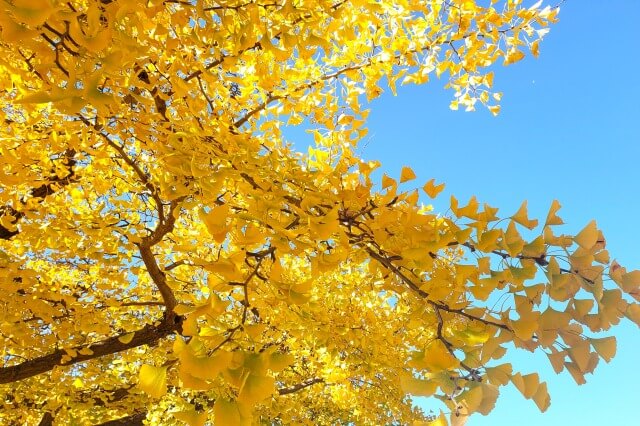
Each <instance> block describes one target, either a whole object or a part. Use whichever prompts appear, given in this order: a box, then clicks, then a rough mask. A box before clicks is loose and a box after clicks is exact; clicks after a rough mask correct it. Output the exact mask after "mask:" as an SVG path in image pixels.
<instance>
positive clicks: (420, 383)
mask: <svg viewBox="0 0 640 426" xmlns="http://www.w3.org/2000/svg"><path fill="white" fill-rule="evenodd" d="M400 387H401V388H402V390H403V391H404V392H406V393H407V394H409V395H414V396H431V395H433V394H434V393H435V392H436V390H438V382H436V381H435V380H425V379H418V378H416V377H413V376H406V377H401V378H400Z"/></svg>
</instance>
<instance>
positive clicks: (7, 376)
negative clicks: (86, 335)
mask: <svg viewBox="0 0 640 426" xmlns="http://www.w3.org/2000/svg"><path fill="white" fill-rule="evenodd" d="M166 318H171V317H167V316H165V319H163V321H162V322H161V323H160V325H158V326H155V325H150V324H149V325H146V326H144V327H143V328H141V329H140V330H138V331H136V332H134V335H133V338H132V339H131V341H129V342H128V343H123V342H122V341H121V340H120V339H121V338H122V337H123V336H126V335H128V334H129V333H123V334H119V335H117V336H112V337H110V338H108V339H106V340H103V341H101V342H97V343H92V344H89V345H81V346H75V347H73V348H70V349H68V350H69V351H76V352H77V354H76V356H74V357H72V358H71V359H70V360H64V362H63V358H64V357H65V356H68V353H67V351H66V350H64V349H58V350H56V351H55V352H52V353H50V354H49V355H44V356H41V357H38V358H34V359H31V360H29V361H25V362H22V363H20V364H16V365H12V366H9V367H3V368H0V384H5V383H13V382H17V381H20V380H24V379H28V378H29V377H33V376H37V375H38V374H42V373H46V372H47V371H51V370H52V369H53V368H54V367H56V366H69V365H73V364H77V363H79V362H83V361H89V360H92V359H96V358H100V357H103V356H106V355H112V354H115V353H118V352H122V351H126V350H127V349H131V348H136V347H138V346H155V345H156V344H157V343H158V341H159V340H161V339H163V338H165V337H167V336H169V335H170V334H171V333H173V332H174V331H179V330H180V328H181V324H182V321H181V319H182V317H175V318H174V319H173V320H168V319H166ZM87 350H89V351H90V353H89V352H87ZM80 351H83V352H87V353H86V354H82V353H80Z"/></svg>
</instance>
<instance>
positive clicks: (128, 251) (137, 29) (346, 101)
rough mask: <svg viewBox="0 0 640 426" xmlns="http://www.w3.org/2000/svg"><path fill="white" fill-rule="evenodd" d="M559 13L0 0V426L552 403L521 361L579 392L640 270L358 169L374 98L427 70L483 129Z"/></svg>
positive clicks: (585, 238) (377, 416) (594, 249)
mask: <svg viewBox="0 0 640 426" xmlns="http://www.w3.org/2000/svg"><path fill="white" fill-rule="evenodd" d="M557 12H558V10H557V8H554V7H549V6H546V5H542V4H536V5H533V6H531V5H522V4H521V2H520V1H517V0H513V1H512V0H509V1H489V0H487V1H482V2H481V1H478V2H476V1H472V0H448V1H443V0H420V1H415V0H404V1H397V0H394V1H385V0H341V1H339V0H338V1H336V0H333V1H330V0H258V1H247V0H240V1H238V0H228V1H222V0H218V1H214V0H148V1H145V2H140V1H126V0H73V1H68V2H67V1H57V0H5V1H3V2H2V3H1V5H0V32H1V36H0V58H1V59H0V77H1V78H0V85H1V87H0V91H1V97H0V111H1V112H0V113H1V114H2V128H1V130H0V155H1V158H2V161H1V163H0V181H1V186H0V288H1V290H2V295H3V296H2V300H0V341H1V342H2V348H3V351H2V353H3V357H2V366H1V367H0V404H2V407H1V409H0V422H1V423H3V424H7V425H14V424H15V425H23V424H30V425H36V424H39V425H50V424H61V425H62V424H65V425H66V424H81V425H84V424H142V423H143V422H146V423H147V424H166V425H171V424H185V423H186V424H189V425H191V426H194V425H204V424H207V423H209V424H211V423H213V424H216V425H235V424H255V423H264V424H276V425H277V424H373V425H379V424H415V425H421V424H422V425H424V424H433V425H443V424H447V423H449V422H450V423H452V424H460V423H462V422H464V420H465V419H466V418H467V417H468V415H469V414H471V413H474V412H480V413H482V414H487V413H489V411H491V409H492V408H493V406H494V404H495V402H496V398H497V397H498V394H499V389H500V387H501V386H504V385H506V384H508V383H513V384H514V385H515V386H516V387H517V388H518V389H519V390H520V391H521V392H522V394H523V395H524V397H525V398H530V399H532V400H533V402H534V403H535V404H537V405H538V407H539V408H540V409H541V410H545V409H546V408H547V407H548V406H549V403H550V399H549V396H548V394H547V391H546V385H545V384H544V383H542V382H540V379H539V377H538V375H537V374H536V373H531V372H516V371H513V369H512V367H511V365H510V364H509V363H508V362H507V361H508V357H509V352H510V351H511V350H512V349H513V348H514V347H516V348H524V349H527V350H529V351H542V352H544V353H546V354H547V355H548V357H549V361H550V362H551V364H552V365H553V368H554V369H555V371H556V372H557V373H561V372H563V371H564V370H566V371H567V372H568V374H571V375H572V376H573V378H574V379H575V381H576V382H577V383H578V384H580V383H583V382H584V375H585V374H587V373H591V372H592V371H593V370H594V369H595V368H596V365H597V364H598V362H599V361H600V359H604V360H605V361H609V360H610V359H611V357H612V356H613V355H614V354H615V348H616V345H615V339H614V337H609V336H606V335H603V334H602V332H604V331H606V330H609V329H610V327H611V326H612V325H614V324H617V323H618V322H619V321H620V320H621V318H623V317H625V316H626V317H628V318H629V319H631V320H632V321H634V322H636V323H640V305H639V304H638V303H636V302H634V299H635V300H638V299H639V295H640V293H639V291H638V288H639V284H640V271H634V272H627V271H626V270H625V269H624V268H623V267H621V266H620V265H618V264H616V263H615V262H613V263H611V262H610V260H609V255H608V253H607V251H606V249H605V239H604V237H603V236H602V233H601V232H600V231H599V230H598V229H597V227H596V224H595V222H592V223H590V224H588V225H587V226H586V227H585V228H584V230H582V231H581V232H580V233H578V234H577V235H575V236H569V235H562V234H561V233H560V232H559V230H558V225H561V224H562V220H561V219H560V218H559V217H558V215H557V211H558V209H559V207H560V205H559V204H558V203H557V202H554V203H553V205H552V206H551V209H550V211H549V214H548V216H547V218H546V219H545V220H544V222H543V223H541V224H538V221H536V220H533V219H530V218H529V217H528V215H527V208H526V204H523V205H522V208H521V209H520V210H519V211H518V212H516V213H515V214H513V215H512V216H508V215H505V216H498V211H497V209H496V208H493V207H490V206H488V205H486V204H484V205H483V204H480V203H478V202H477V201H476V200H475V199H471V200H470V201H469V202H468V203H466V204H464V203H459V202H458V201H457V200H456V199H455V198H452V199H451V205H450V209H449V211H448V212H445V214H443V215H436V214H433V213H431V212H430V211H429V210H428V209H424V208H421V207H420V204H419V200H420V199H422V200H424V197H425V195H424V194H422V195H421V194H420V192H419V190H420V191H423V192H424V193H426V195H427V196H429V197H435V196H436V195H437V194H438V192H439V191H440V190H441V189H442V185H436V184H435V182H434V181H429V182H427V183H426V184H425V185H424V187H423V188H419V189H413V188H416V187H419V186H422V185H421V184H420V185H415V184H414V179H415V175H414V173H413V171H412V170H411V169H410V168H409V167H406V168H404V169H403V170H402V174H401V176H400V177H399V179H397V180H396V179H393V178H391V177H388V176H386V175H385V176H384V177H383V179H382V182H381V183H380V182H377V181H376V182H375V183H374V182H373V181H372V178H371V173H372V171H373V170H374V169H376V168H377V167H378V166H379V164H377V163H375V162H365V161H362V160H361V159H359V158H358V157H357V156H355V154H354V148H355V147H356V145H357V143H358V140H359V139H361V138H362V137H363V136H364V135H365V134H366V127H365V119H366V116H367V111H366V110H365V109H363V104H366V102H367V101H368V100H370V99H373V98H375V97H376V96H378V95H379V94H380V93H381V92H382V90H383V89H382V88H381V87H380V86H379V85H380V84H383V85H384V86H385V87H388V88H389V89H390V90H392V91H393V90H394V87H395V85H396V83H402V84H409V83H413V84H422V83H426V82H427V81H428V80H429V78H431V77H433V76H438V77H442V78H444V79H446V84H447V86H448V87H450V88H451V89H452V94H453V102H452V105H451V106H452V108H458V107H463V108H466V109H473V108H474V107H475V106H479V105H484V106H486V107H487V108H489V109H490V110H491V111H492V112H494V113H497V112H498V105H497V102H498V101H499V99H500V94H499V93H493V92H492V80H493V78H492V77H493V74H492V73H491V71H490V70H491V66H492V65H494V64H499V63H505V64H509V63H512V62H515V61H518V60H520V59H522V57H524V56H525V52H526V53H529V52H530V53H532V54H533V55H537V52H538V42H539V41H540V39H541V37H542V36H543V35H544V34H545V32H546V31H547V29H548V28H547V27H548V26H549V25H550V24H551V23H553V22H555V17H556V14H557ZM287 125H289V126H295V125H302V126H305V128H307V129H309V131H311V132H312V133H313V134H314V137H315V144H314V146H313V147H312V148H310V149H309V151H308V153H306V154H303V153H300V152H297V151H296V150H295V149H294V148H293V147H292V146H291V145H290V144H289V143H287V141H285V140H284V138H283V136H282V134H281V129H282V127H283V126H287ZM405 182H407V183H406V184H405ZM400 184H403V185H402V188H410V189H409V190H401V189H399V186H400ZM421 197H423V198H421ZM414 396H429V397H433V398H437V399H440V400H441V401H442V407H443V411H442V412H441V413H440V414H438V413H436V414H435V416H433V415H431V416H429V415H427V414H425V413H423V412H422V411H421V410H420V409H419V408H417V407H416V406H415V405H414V404H413V402H412V397H414ZM118 422H119V423H118Z"/></svg>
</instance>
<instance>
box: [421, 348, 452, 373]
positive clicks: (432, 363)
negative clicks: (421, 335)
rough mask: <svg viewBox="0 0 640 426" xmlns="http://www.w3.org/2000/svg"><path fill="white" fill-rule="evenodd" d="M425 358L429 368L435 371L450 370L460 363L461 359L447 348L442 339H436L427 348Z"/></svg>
mask: <svg viewBox="0 0 640 426" xmlns="http://www.w3.org/2000/svg"><path fill="white" fill-rule="evenodd" d="M423 360H424V363H425V364H426V366H427V368H428V369H429V370H430V371H432V372H434V373H437V372H439V371H443V370H450V369H452V368H455V367H457V366H458V365H459V364H460V361H458V359H457V358H456V357H454V356H453V355H452V354H451V352H449V351H448V350H447V348H446V347H445V345H444V343H442V342H441V341H440V340H435V341H434V342H432V343H431V344H430V345H429V346H428V347H427V348H426V349H425V352H424V358H423Z"/></svg>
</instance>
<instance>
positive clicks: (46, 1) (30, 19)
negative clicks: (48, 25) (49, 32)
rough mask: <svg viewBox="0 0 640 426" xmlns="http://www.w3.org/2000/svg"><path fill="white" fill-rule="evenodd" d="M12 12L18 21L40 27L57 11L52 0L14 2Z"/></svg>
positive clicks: (17, 0) (15, 0)
mask: <svg viewBox="0 0 640 426" xmlns="http://www.w3.org/2000/svg"><path fill="white" fill-rule="evenodd" d="M12 3H13V6H12V7H10V10H11V12H12V14H13V16H15V17H16V19H17V20H18V21H20V22H22V23H24V24H28V25H32V26H34V27H35V26H38V25H42V24H44V23H45V21H46V20H47V19H48V18H49V16H51V14H52V13H53V12H54V11H55V9H54V7H53V4H52V3H51V0H13V2H12Z"/></svg>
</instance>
